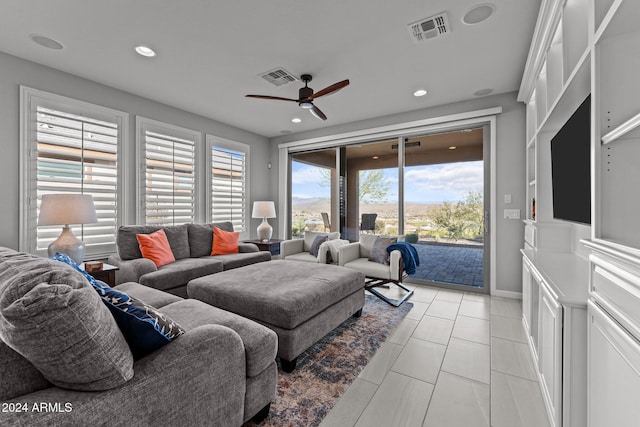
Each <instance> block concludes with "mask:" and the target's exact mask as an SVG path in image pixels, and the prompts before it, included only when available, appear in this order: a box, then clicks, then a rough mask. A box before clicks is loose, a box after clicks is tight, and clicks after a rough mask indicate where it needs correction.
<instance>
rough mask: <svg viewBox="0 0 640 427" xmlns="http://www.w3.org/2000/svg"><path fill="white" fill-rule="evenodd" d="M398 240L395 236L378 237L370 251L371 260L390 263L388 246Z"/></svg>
mask: <svg viewBox="0 0 640 427" xmlns="http://www.w3.org/2000/svg"><path fill="white" fill-rule="evenodd" d="M397 241H398V239H397V238H395V237H377V238H376V241H375V242H374V243H373V247H372V248H371V252H370V253H369V261H373V262H378V263H380V264H385V265H389V253H388V252H387V248H388V247H389V246H391V245H392V244H394V243H396V242H397Z"/></svg>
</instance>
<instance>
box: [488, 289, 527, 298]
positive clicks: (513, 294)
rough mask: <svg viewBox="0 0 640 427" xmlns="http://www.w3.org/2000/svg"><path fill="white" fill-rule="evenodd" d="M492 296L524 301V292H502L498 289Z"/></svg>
mask: <svg viewBox="0 0 640 427" xmlns="http://www.w3.org/2000/svg"><path fill="white" fill-rule="evenodd" d="M491 296H494V297H502V298H511V299H519V300H521V299H522V292H513V291H501V290H498V289H496V290H494V291H493V292H491Z"/></svg>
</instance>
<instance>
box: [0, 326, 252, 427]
mask: <svg viewBox="0 0 640 427" xmlns="http://www.w3.org/2000/svg"><path fill="white" fill-rule="evenodd" d="M244 360H245V359H244V347H243V345H242V340H241V339H240V337H239V336H238V334H237V333H235V332H234V331H233V330H231V329H229V328H227V327H224V326H220V325H204V326H200V327H198V328H195V329H192V330H191V331H189V332H187V333H186V334H184V335H182V336H181V337H180V338H178V339H177V340H175V341H174V342H172V343H170V344H168V345H166V346H164V347H162V348H161V349H159V350H157V351H155V352H153V353H152V354H150V355H148V356H146V357H144V358H142V359H140V360H138V361H137V362H136V363H135V364H134V371H135V375H134V377H133V378H132V379H131V380H129V381H128V382H127V383H126V384H124V385H123V386H120V387H117V388H114V389H111V390H106V391H100V392H82V391H74V390H65V389H61V388H58V387H50V388H47V389H45V390H40V391H37V392H34V393H30V394H26V395H23V396H20V397H18V398H15V399H12V400H11V402H14V403H20V404H21V405H25V404H26V406H25V407H26V408H28V409H29V411H28V412H21V413H17V412H16V413H0V424H2V425H3V426H27V425H28V426H51V425H65V426H87V425H104V424H105V423H108V424H109V425H132V424H135V425H162V426H184V425H215V426H235V427H237V426H239V425H241V424H242V422H243V415H244V395H245V388H246V379H245V361H244ZM43 403H44V404H45V405H47V404H49V405H51V408H48V410H47V408H45V410H43V411H40V412H36V411H33V410H32V408H33V407H34V406H33V405H36V408H39V407H40V405H41V404H43ZM54 405H57V406H55V408H54Z"/></svg>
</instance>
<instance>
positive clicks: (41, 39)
mask: <svg viewBox="0 0 640 427" xmlns="http://www.w3.org/2000/svg"><path fill="white" fill-rule="evenodd" d="M29 37H30V38H31V40H33V41H34V42H35V43H38V44H39V45H40V46H42V47H46V48H49V49H55V50H60V49H62V48H63V47H64V46H63V45H62V43H60V42H59V41H56V40H54V39H52V38H50V37H47V36H41V35H39V34H31V35H30V36H29Z"/></svg>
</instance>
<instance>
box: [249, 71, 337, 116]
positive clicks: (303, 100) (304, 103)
mask: <svg viewBox="0 0 640 427" xmlns="http://www.w3.org/2000/svg"><path fill="white" fill-rule="evenodd" d="M300 78H301V79H302V81H303V82H304V87H302V88H300V90H299V91H298V99H293V98H281V97H279V96H269V95H246V97H247V98H259V99H273V100H276V101H292V102H297V103H298V105H299V106H300V107H302V108H305V109H308V110H309V112H310V113H311V114H313V115H314V116H315V117H317V118H319V119H320V120H327V116H326V115H325V114H324V113H323V112H322V111H321V110H320V109H319V108H318V107H316V106H315V105H314V104H313V100H314V99H316V98H320V97H321V96H324V95H329V94H331V93H334V92H337V91H339V90H340V89H342V88H343V87H345V86H347V85H348V84H349V80H348V79H347V80H342V81H341V82H338V83H334V84H332V85H331V86H327V87H325V88H324V89H322V90H320V91H318V92H316V93H313V89H311V88H310V87H309V86H308V85H309V82H310V81H311V74H303V75H302V76H300Z"/></svg>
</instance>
